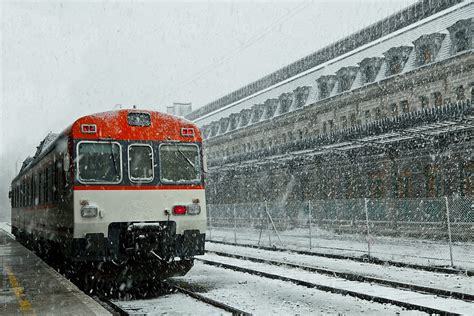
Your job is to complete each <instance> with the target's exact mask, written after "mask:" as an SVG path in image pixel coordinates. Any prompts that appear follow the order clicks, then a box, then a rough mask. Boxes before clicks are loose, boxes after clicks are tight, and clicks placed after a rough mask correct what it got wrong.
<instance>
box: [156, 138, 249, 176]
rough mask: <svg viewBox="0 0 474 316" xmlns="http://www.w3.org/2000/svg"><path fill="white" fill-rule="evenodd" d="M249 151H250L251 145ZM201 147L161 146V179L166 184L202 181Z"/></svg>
mask: <svg viewBox="0 0 474 316" xmlns="http://www.w3.org/2000/svg"><path fill="white" fill-rule="evenodd" d="M248 145H249V150H250V144H248ZM199 159H200V158H199V147H198V146H196V145H178V144H162V145H161V146H160V160H159V161H160V178H161V181H162V182H164V183H190V182H191V183H196V182H200V181H201V167H200V161H199Z"/></svg>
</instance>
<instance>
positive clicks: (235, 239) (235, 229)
mask: <svg viewBox="0 0 474 316" xmlns="http://www.w3.org/2000/svg"><path fill="white" fill-rule="evenodd" d="M236 216H237V215H236V213H235V203H234V244H237V217H236Z"/></svg>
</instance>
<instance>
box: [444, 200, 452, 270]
mask: <svg viewBox="0 0 474 316" xmlns="http://www.w3.org/2000/svg"><path fill="white" fill-rule="evenodd" d="M444 202H445V203H446V218H447V222H448V240H449V258H450V259H451V267H454V261H453V245H452V240H451V219H450V216H449V202H448V197H447V196H445V197H444Z"/></svg>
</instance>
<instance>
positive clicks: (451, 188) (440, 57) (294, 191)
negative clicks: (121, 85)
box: [187, 1, 474, 204]
mask: <svg viewBox="0 0 474 316" xmlns="http://www.w3.org/2000/svg"><path fill="white" fill-rule="evenodd" d="M421 7H422V9H420V8H421ZM413 8H415V9H416V8H418V9H417V10H418V11H416V10H415V11H416V12H419V13H416V12H415V11H414V9H413ZM426 8H428V9H426ZM420 12H421V13H420ZM417 14H418V15H417ZM473 16H474V3H473V2H472V1H466V2H460V1H438V2H436V3H435V2H433V1H420V2H418V3H417V4H415V5H414V6H412V7H409V8H407V9H406V10H403V11H401V12H399V13H397V14H395V15H393V16H391V17H389V18H387V19H384V20H382V21H381V22H379V23H376V24H375V25H373V26H370V27H368V28H366V29H364V30H361V31H359V32H357V33H356V34H354V35H352V36H349V37H347V38H345V39H343V40H341V41H339V42H337V43H335V44H334V45H331V46H329V47H326V48H324V49H322V50H320V51H319V52H317V53H315V54H313V55H311V56H308V57H307V58H306V59H302V60H301V61H298V62H296V63H294V64H292V65H290V66H288V67H290V68H288V67H286V68H284V69H281V70H279V71H277V72H275V73H274V74H271V75H269V76H267V77H265V78H262V80H261V81H257V82H255V83H252V84H250V85H249V86H247V87H244V88H242V89H240V90H238V91H236V92H233V93H231V94H229V95H228V96H226V97H224V98H221V99H219V100H216V101H214V102H212V103H210V104H209V105H207V106H205V107H203V108H200V109H198V110H197V111H194V112H192V113H190V114H189V115H188V116H187V118H189V119H192V120H193V121H194V122H195V123H197V124H198V125H199V126H200V127H201V129H202V131H203V134H204V137H205V144H204V146H205V149H206V158H207V161H208V169H209V170H208V180H207V181H208V183H207V188H208V198H209V203H211V204H220V203H222V204H224V203H239V202H246V201H274V200H278V199H279V198H280V197H281V196H282V195H283V194H284V195H285V197H286V198H287V199H288V200H305V199H323V200H324V199H350V198H360V197H367V196H368V197H374V198H396V197H400V198H411V197H431V196H433V197H434V196H443V195H452V194H457V195H469V196H472V195H473V193H474V159H473V156H472V154H473V150H472V149H473V146H472V145H473V141H472V131H473V117H474V112H473V110H472V109H473V104H472V100H473V99H474V69H473V67H474V51H473V47H474V46H473V37H474V19H473ZM341 43H346V45H343V44H341ZM348 43H350V44H348ZM349 48H350V49H349ZM323 53H325V54H323ZM318 54H319V55H318ZM323 55H324V57H321V56H323ZM318 56H319V57H318ZM318 58H319V59H318ZM305 60H306V61H305ZM291 66H292V67H291ZM285 69H286V70H285ZM290 75H291V76H290Z"/></svg>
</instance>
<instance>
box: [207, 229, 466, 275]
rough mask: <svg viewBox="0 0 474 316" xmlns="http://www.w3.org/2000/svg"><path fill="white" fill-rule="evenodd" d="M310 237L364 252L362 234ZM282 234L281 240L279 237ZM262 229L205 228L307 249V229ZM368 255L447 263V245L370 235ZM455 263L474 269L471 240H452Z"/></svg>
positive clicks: (344, 251) (318, 248) (213, 236)
mask: <svg viewBox="0 0 474 316" xmlns="http://www.w3.org/2000/svg"><path fill="white" fill-rule="evenodd" d="M311 235H312V238H311V245H312V248H311V250H313V251H315V252H324V253H330V254H339V255H348V256H355V257H360V256H363V255H367V249H368V245H367V241H366V239H365V236H361V235H348V234H345V235H344V234H341V235H339V234H333V233H329V232H324V231H321V230H319V229H316V228H314V229H313V231H312V234H311ZM278 236H279V237H280V238H281V243H280V241H279V239H278ZM278 236H277V234H276V233H275V232H274V231H266V230H264V231H263V232H262V234H261V236H260V231H259V230H257V229H249V228H241V227H239V228H237V230H236V233H235V235H234V230H233V228H221V227H219V228H216V227H211V228H210V231H209V229H208V231H207V238H208V239H209V240H216V241H226V242H234V240H236V241H237V243H241V244H254V245H256V244H258V242H259V239H260V245H262V246H269V245H270V246H276V247H281V248H286V249H294V250H309V242H310V238H309V231H308V230H304V229H293V230H287V231H280V232H278ZM370 251H371V256H373V257H376V258H378V259H381V260H391V261H398V262H405V263H412V264H420V265H429V266H450V255H449V245H448V244H447V243H446V242H442V241H430V240H420V239H409V238H391V237H381V236H377V237H372V238H371V239H370ZM453 257H454V266H455V267H457V268H460V269H467V270H474V244H473V243H471V242H463V243H461V242H458V243H454V244H453Z"/></svg>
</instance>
